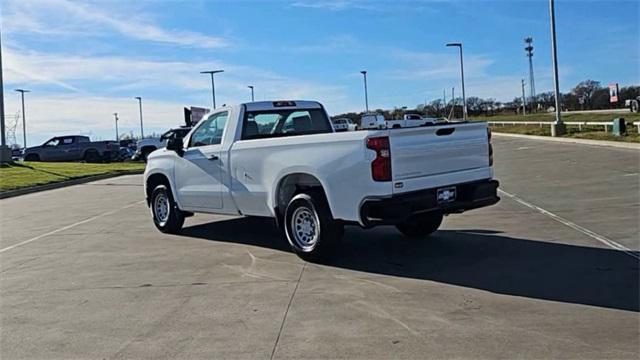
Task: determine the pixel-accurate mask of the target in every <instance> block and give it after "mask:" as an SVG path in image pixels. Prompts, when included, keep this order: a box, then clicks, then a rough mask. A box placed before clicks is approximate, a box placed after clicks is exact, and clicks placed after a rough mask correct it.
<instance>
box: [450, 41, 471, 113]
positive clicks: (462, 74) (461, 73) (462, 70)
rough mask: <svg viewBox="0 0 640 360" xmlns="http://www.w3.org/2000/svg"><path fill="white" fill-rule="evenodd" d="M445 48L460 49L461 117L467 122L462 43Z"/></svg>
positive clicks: (451, 44)
mask: <svg viewBox="0 0 640 360" xmlns="http://www.w3.org/2000/svg"><path fill="white" fill-rule="evenodd" d="M447 46H453V47H457V48H458V49H460V77H461V78H462V117H463V119H464V120H467V97H466V95H465V92H464V61H463V59H462V43H449V44H447Z"/></svg>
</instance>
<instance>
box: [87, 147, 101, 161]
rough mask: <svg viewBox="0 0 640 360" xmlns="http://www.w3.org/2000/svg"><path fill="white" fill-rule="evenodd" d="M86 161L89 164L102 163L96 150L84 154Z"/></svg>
mask: <svg viewBox="0 0 640 360" xmlns="http://www.w3.org/2000/svg"><path fill="white" fill-rule="evenodd" d="M84 161H86V162H88V163H97V162H100V154H98V152H97V151H96V150H87V151H86V152H85V153H84Z"/></svg>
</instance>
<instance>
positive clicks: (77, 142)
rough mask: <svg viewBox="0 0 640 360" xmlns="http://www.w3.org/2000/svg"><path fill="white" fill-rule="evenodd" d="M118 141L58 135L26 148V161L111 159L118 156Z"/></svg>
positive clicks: (24, 157) (94, 160)
mask: <svg viewBox="0 0 640 360" xmlns="http://www.w3.org/2000/svg"><path fill="white" fill-rule="evenodd" d="M119 151H120V144H119V143H118V142H116V141H91V140H90V139H89V137H88V136H82V135H69V136H56V137H54V138H51V139H49V140H47V141H46V142H45V143H44V144H42V145H40V146H33V147H29V148H26V149H25V150H24V154H23V159H24V161H81V160H84V161H86V162H101V161H111V160H115V159H116V158H117V157H118V153H119Z"/></svg>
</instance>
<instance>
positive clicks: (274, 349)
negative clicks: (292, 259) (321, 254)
mask: <svg viewBox="0 0 640 360" xmlns="http://www.w3.org/2000/svg"><path fill="white" fill-rule="evenodd" d="M306 268H307V263H306V262H305V263H304V265H302V269H301V270H300V275H299V276H298V281H296V287H295V288H293V292H292V293H291V298H289V304H287V309H286V310H285V312H284V316H283V317H282V323H280V330H279V331H278V337H276V342H275V343H274V344H273V350H271V357H270V358H269V359H271V360H273V357H274V356H275V355H276V350H277V349H278V343H279V342H280V336H281V335H282V330H283V329H284V323H285V321H286V320H287V315H288V314H289V309H290V308H291V304H292V303H293V298H294V297H295V296H296V292H297V291H298V287H299V286H300V280H302V274H303V273H304V269H306Z"/></svg>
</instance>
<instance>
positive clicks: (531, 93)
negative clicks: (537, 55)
mask: <svg viewBox="0 0 640 360" xmlns="http://www.w3.org/2000/svg"><path fill="white" fill-rule="evenodd" d="M524 42H525V44H526V45H527V46H526V47H525V48H524V50H525V51H526V52H527V57H528V58H529V96H530V99H529V103H530V104H531V110H533V109H534V108H535V103H536V82H535V80H534V77H533V38H532V37H527V38H525V39H524Z"/></svg>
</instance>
